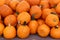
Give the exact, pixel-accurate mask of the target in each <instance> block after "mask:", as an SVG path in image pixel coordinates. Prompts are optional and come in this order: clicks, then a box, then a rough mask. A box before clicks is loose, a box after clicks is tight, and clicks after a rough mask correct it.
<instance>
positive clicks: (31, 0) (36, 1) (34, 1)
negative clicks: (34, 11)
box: [26, 0, 41, 6]
mask: <svg viewBox="0 0 60 40" xmlns="http://www.w3.org/2000/svg"><path fill="white" fill-rule="evenodd" d="M26 1H27V2H28V3H29V4H30V5H31V6H32V5H39V3H40V1H41V0H26Z"/></svg>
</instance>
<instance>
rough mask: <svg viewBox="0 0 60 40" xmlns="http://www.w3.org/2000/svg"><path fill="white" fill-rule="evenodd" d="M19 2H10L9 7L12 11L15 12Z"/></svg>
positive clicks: (13, 0) (14, 0)
mask: <svg viewBox="0 0 60 40" xmlns="http://www.w3.org/2000/svg"><path fill="white" fill-rule="evenodd" d="M18 3H19V1H18V0H11V1H10V3H9V5H10V7H11V8H12V9H13V10H16V6H17V5H18Z"/></svg>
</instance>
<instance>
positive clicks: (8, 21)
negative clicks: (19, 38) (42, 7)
mask: <svg viewBox="0 0 60 40" xmlns="http://www.w3.org/2000/svg"><path fill="white" fill-rule="evenodd" d="M16 22H17V19H16V17H15V16H14V15H9V16H7V17H5V19H4V23H5V25H9V24H10V25H13V26H15V24H16Z"/></svg>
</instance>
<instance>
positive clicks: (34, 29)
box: [28, 17, 38, 34]
mask: <svg viewBox="0 0 60 40" xmlns="http://www.w3.org/2000/svg"><path fill="white" fill-rule="evenodd" d="M28 25H29V28H30V31H31V32H30V33H31V34H36V33H37V28H38V23H37V21H36V20H35V18H34V17H32V20H31V21H30V22H29V24H28Z"/></svg>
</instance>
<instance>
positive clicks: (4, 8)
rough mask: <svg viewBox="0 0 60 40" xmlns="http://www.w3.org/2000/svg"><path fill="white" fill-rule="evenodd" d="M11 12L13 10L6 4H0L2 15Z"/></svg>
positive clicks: (4, 15)
mask: <svg viewBox="0 0 60 40" xmlns="http://www.w3.org/2000/svg"><path fill="white" fill-rule="evenodd" d="M12 13H13V11H12V9H11V8H10V7H9V6H8V5H3V6H0V14H1V15H2V16H3V17H6V16H8V15H10V14H12Z"/></svg>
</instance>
